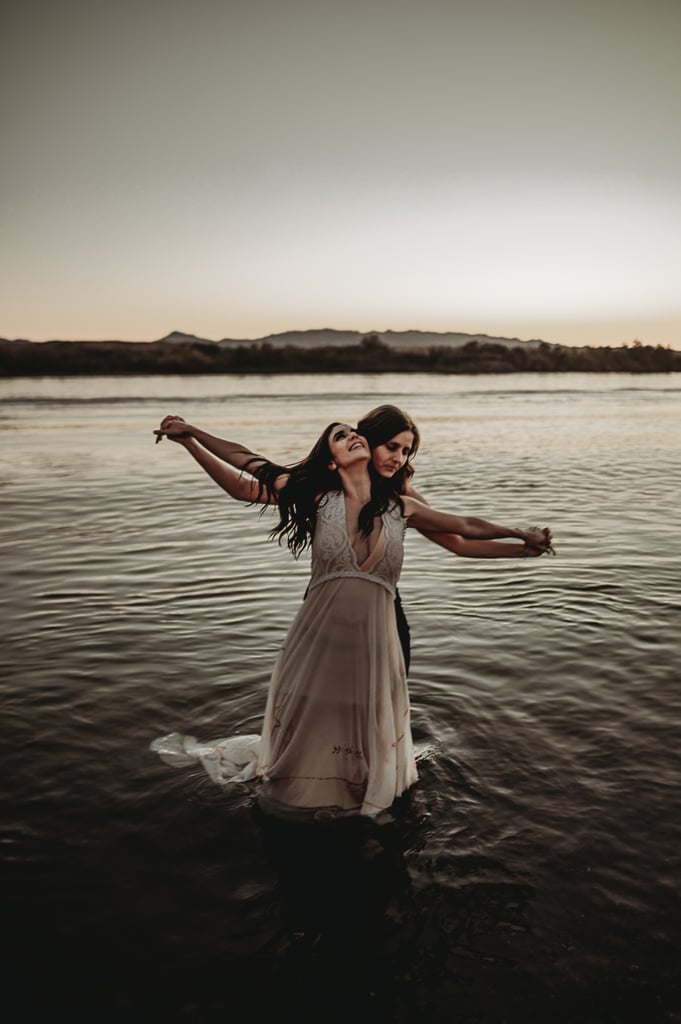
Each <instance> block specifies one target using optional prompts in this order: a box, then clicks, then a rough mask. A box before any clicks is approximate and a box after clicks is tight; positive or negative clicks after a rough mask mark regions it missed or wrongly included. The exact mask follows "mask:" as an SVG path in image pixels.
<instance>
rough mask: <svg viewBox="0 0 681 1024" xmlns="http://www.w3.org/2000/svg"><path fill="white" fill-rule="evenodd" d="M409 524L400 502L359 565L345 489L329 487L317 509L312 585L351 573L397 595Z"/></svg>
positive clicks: (385, 516) (390, 511) (384, 517)
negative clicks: (349, 526)
mask: <svg viewBox="0 0 681 1024" xmlns="http://www.w3.org/2000/svg"><path fill="white" fill-rule="evenodd" d="M406 524H407V521H406V519H405V518H404V516H403V515H402V512H401V510H400V508H399V506H398V505H393V506H392V507H391V508H389V509H388V511H387V512H384V513H383V515H382V516H381V533H380V535H379V537H378V540H377V542H376V546H375V548H374V550H373V551H372V552H371V554H370V555H369V557H368V558H367V559H366V561H365V562H364V563H363V564H362V565H361V566H360V565H359V564H358V562H357V556H356V554H355V551H354V549H353V547H352V544H351V543H350V537H349V535H348V528H347V523H346V513H345V497H344V495H343V492H342V491H330V492H329V493H328V494H326V495H325V496H324V497H323V498H322V499H321V501H320V503H319V507H318V510H317V523H316V526H315V535H314V539H313V541H312V574H311V578H310V589H312V588H313V587H317V586H319V584H320V583H324V582H326V580H331V579H340V578H342V577H348V576H350V577H361V578H363V579H370V580H371V581H372V582H373V583H378V584H379V585H380V586H382V587H385V588H386V590H388V591H390V593H391V594H393V595H394V593H395V589H396V587H397V582H398V580H399V578H400V570H401V568H402V555H403V546H404V531H405V528H406Z"/></svg>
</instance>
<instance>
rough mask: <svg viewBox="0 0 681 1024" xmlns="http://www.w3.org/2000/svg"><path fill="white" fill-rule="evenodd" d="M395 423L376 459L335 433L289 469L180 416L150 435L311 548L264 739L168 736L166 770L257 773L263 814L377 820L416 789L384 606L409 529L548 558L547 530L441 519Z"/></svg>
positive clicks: (404, 433)
mask: <svg viewBox="0 0 681 1024" xmlns="http://www.w3.org/2000/svg"><path fill="white" fill-rule="evenodd" d="M389 409H390V410H393V412H391V413H390V414H389V415H394V413H395V412H396V413H398V414H400V411H399V410H394V407H389ZM381 416H388V414H387V413H385V412H384V413H381V414H379V421H380V419H381ZM400 416H402V421H399V416H398V425H403V426H404V429H402V430H400V431H397V432H395V433H394V434H392V435H391V436H390V437H386V438H383V439H382V440H381V436H380V433H379V434H375V435H374V440H375V441H376V443H375V445H374V448H373V456H372V452H371V450H370V446H369V443H368V442H367V440H366V438H365V437H364V436H362V434H360V433H359V432H358V431H357V430H355V429H354V428H352V427H351V426H349V425H348V424H343V423H332V424H330V425H329V427H327V429H326V430H325V431H324V433H323V434H322V436H321V437H320V438H319V440H318V442H317V443H316V445H315V446H314V448H313V449H312V451H311V452H310V454H309V455H308V457H307V458H306V459H304V460H302V462H300V463H298V464H297V465H295V466H293V467H291V468H290V469H289V468H287V467H283V466H277V465H274V464H272V463H271V462H269V461H268V460H267V459H265V458H263V457H262V456H259V455H256V454H254V453H253V452H251V451H249V450H248V449H246V448H244V447H243V446H242V445H239V444H236V443H234V442H230V441H224V440H222V439H220V438H216V437H214V436H212V435H210V434H208V433H206V432H205V431H203V430H200V429H199V428H198V427H195V426H192V425H190V424H187V423H185V422H184V421H183V420H180V419H179V418H178V417H166V418H165V419H164V420H163V422H162V423H161V427H160V429H159V430H158V431H157V432H156V433H157V439H160V438H161V437H163V436H168V437H171V438H173V439H178V440H179V441H180V442H181V443H182V444H183V445H184V446H185V447H186V448H187V449H188V450H189V451H190V452H191V454H192V455H193V457H194V458H195V459H196V460H197V462H199V464H200V465H201V466H202V467H203V468H204V469H205V470H206V472H208V473H209V475H210V476H211V477H212V478H213V479H214V480H216V482H217V483H219V484H220V486H223V487H224V488H225V490H227V491H228V492H229V493H230V494H233V495H234V496H235V497H239V498H241V500H246V501H253V500H259V501H266V502H269V503H273V504H276V505H277V506H278V510H279V522H278V524H277V526H276V527H275V529H274V530H273V531H272V532H273V534H274V535H275V536H278V537H279V538H280V539H281V538H285V539H286V542H287V544H288V547H289V548H290V550H291V551H292V553H293V554H294V555H296V556H297V555H299V554H300V552H301V551H302V550H303V549H305V548H306V547H308V546H311V550H312V573H311V580H310V587H309V593H308V596H307V597H306V600H305V601H304V602H303V604H302V606H301V608H300V609H299V611H298V614H297V615H296V618H295V619H294V622H293V624H292V626H291V628H290V630H289V632H288V635H287V637H286V640H285V642H284V645H283V647H282V649H281V651H280V653H279V656H278V658H277V662H276V664H275V668H274V672H273V675H272V680H271V685H270V691H269V696H268V701H267V707H266V710H265V719H264V723H263V731H262V736H261V737H260V738H256V737H246V738H242V741H241V746H242V747H245V748H246V749H245V751H244V750H242V749H240V746H239V744H240V741H239V740H238V739H237V740H236V741H220V742H218V743H216V744H214V745H211V747H209V748H205V747H201V746H200V745H197V744H196V743H195V741H194V743H192V742H191V741H188V740H187V739H186V738H183V737H180V736H178V735H177V734H171V736H170V737H164V738H163V739H162V740H161V741H157V742H156V743H155V744H154V747H155V749H157V750H158V751H159V753H161V755H162V756H164V757H165V758H166V759H168V760H171V761H174V762H175V763H177V762H178V761H179V762H180V763H186V761H187V759H189V758H191V757H193V756H198V757H199V758H200V759H201V760H202V761H203V763H204V764H205V765H206V767H208V768H209V770H210V772H211V774H212V775H213V777H215V778H218V779H219V780H220V781H228V780H229V778H233V777H235V776H238V777H241V778H243V777H246V776H248V775H249V774H251V773H253V774H257V775H258V776H259V777H260V778H261V779H262V785H261V788H260V792H259V800H260V803H261V805H262V806H263V807H264V809H265V810H269V811H271V812H272V813H275V814H278V815H283V816H294V817H299V816H300V817H304V818H307V817H319V816H322V817H328V816H338V815H348V814H349V815H356V814H361V815H367V816H370V817H374V816H375V815H377V814H378V813H379V812H380V811H382V810H384V809H386V808H388V807H389V806H390V805H391V804H392V803H393V801H394V800H395V799H396V797H398V796H399V795H400V794H401V793H403V792H404V791H405V790H406V789H408V788H409V787H410V786H411V785H412V784H413V783H414V782H415V781H416V777H417V776H416V765H415V762H414V755H413V747H412V740H411V730H410V724H409V698H408V693H407V685H406V671H405V659H404V657H403V654H402V651H401V649H400V642H399V636H398V630H397V625H396V619H395V613H394V607H393V602H394V598H395V593H396V587H397V582H398V579H399V574H400V569H401V565H402V552H403V538H404V531H405V529H406V528H407V527H409V526H411V527H415V528H416V529H419V530H421V531H424V532H426V533H428V534H429V535H433V536H434V537H435V538H436V539H438V543H442V542H443V539H444V543H445V546H449V544H450V538H451V537H452V536H454V537H457V538H465V539H467V540H468V541H469V542H472V543H475V544H480V543H483V544H484V543H488V542H494V541H495V540H498V539H503V538H511V539H516V540H520V541H522V542H523V543H522V544H521V545H514V547H515V548H517V549H520V550H528V551H533V552H535V551H536V552H538V553H542V552H544V551H548V550H551V536H550V532H549V531H548V530H539V529H533V530H517V529H514V528H510V527H504V526H499V525H496V524H494V523H490V522H488V521H486V520H482V519H478V518H471V517H462V516H455V515H448V514H445V513H442V512H437V511H435V510H433V509H431V508H429V506H427V505H426V504H425V503H424V502H423V501H421V500H419V499H418V498H417V497H415V496H414V494H413V493H409V490H408V481H409V475H410V473H409V470H410V469H411V467H410V465H409V459H410V456H411V454H412V453H413V451H414V449H415V447H416V445H417V443H418V436H417V433H416V430H415V428H414V427H413V424H411V421H409V420H408V418H405V417H404V414H400ZM410 424H411V425H410ZM384 449H386V450H384ZM225 463H228V464H229V465H231V466H232V467H234V469H236V470H238V471H239V472H240V473H243V472H247V473H249V474H250V475H251V479H246V478H244V477H241V478H239V477H238V476H236V474H234V473H233V471H232V470H230V469H229V467H228V466H227V465H225ZM370 467H371V468H370ZM460 543H461V541H460V540H457V541H456V542H455V544H460ZM504 546H506V545H504ZM509 553H510V552H509ZM481 556H482V557H485V554H484V553H483V552H481ZM243 741H245V742H243Z"/></svg>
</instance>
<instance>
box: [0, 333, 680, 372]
mask: <svg viewBox="0 0 681 1024" xmlns="http://www.w3.org/2000/svg"><path fill="white" fill-rule="evenodd" d="M674 371H677V372H678V371H681V351H677V350H675V349H671V348H669V347H668V346H663V345H644V344H642V343H641V342H640V341H633V342H632V343H631V344H630V345H627V344H623V345H622V346H620V347H619V348H614V347H610V346H603V347H591V346H581V347H577V346H574V347H573V346H569V345H555V344H549V343H548V342H545V341H519V340H518V339H517V338H513V339H508V338H489V337H487V336H486V335H465V334H447V335H445V334H443V335H439V334H435V333H426V332H418V331H404V332H391V331H386V332H384V333H383V334H378V333H371V334H365V335H363V334H361V333H360V332H351V331H333V330H324V331H299V332H288V333H287V334H280V335H271V336H269V337H268V338H263V339H259V340H255V341H235V340H230V339H225V340H223V341H220V342H214V341H207V340H206V339H203V338H197V337H195V336H194V335H188V334H182V333H180V332H173V333H172V334H169V335H167V337H165V338H162V339H160V340H159V341H150V342H139V341H44V342H32V341H25V340H16V341H11V340H8V339H2V338H0V377H32V376H57V375H59V376H61V375H65V376H70V375H105V374H192V373H197V374H200V373H202V374H210V373H216V374H248V373H253V374H256V373H266V374H273V373H443V374H444V373H454V374H483V373H528V372H530V373H532V372H536V373H564V372H568V373H574V372H579V373H584V372H587V373H588V372H594V373H669V372H674Z"/></svg>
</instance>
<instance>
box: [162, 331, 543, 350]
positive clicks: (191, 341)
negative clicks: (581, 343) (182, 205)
mask: <svg viewBox="0 0 681 1024" xmlns="http://www.w3.org/2000/svg"><path fill="white" fill-rule="evenodd" d="M366 337H372V338H378V340H379V341H381V342H382V343H383V344H384V345H389V346H390V348H408V349H424V348H432V347H433V346H434V345H435V346H438V347H439V346H446V347H450V346H451V347H454V348H459V347H460V346H462V345H467V344H468V343H469V342H471V341H476V342H478V343H479V344H481V345H487V344H489V345H505V346H507V347H509V348H514V347H515V346H516V345H522V346H524V347H527V348H536V347H537V346H538V345H541V344H542V342H541V341H539V340H532V341H520V340H519V339H518V338H496V337H491V336H490V335H487V334H462V333H458V332H454V331H445V332H438V331H364V332H362V331H337V330H334V329H333V328H331V327H324V328H321V329H319V330H309V331H283V332H282V333H280V334H267V335H265V336H264V337H262V338H222V339H221V340H220V341H217V342H214V341H209V340H208V339H207V338H198V337H197V336H196V335H195V334H184V333H183V332H182V331H172V333H171V334H167V335H166V336H165V338H161V339H160V341H162V342H164V343H166V344H171V345H178V344H184V345H195V344H201V345H220V346H225V347H229V346H233V345H272V346H273V347H274V348H284V347H286V346H287V345H292V346H294V347H295V348H305V349H310V348H326V347H327V346H328V345H333V346H338V347H340V346H346V345H359V344H360V343H361V342H362V340H363V339H364V338H366ZM544 344H546V342H544Z"/></svg>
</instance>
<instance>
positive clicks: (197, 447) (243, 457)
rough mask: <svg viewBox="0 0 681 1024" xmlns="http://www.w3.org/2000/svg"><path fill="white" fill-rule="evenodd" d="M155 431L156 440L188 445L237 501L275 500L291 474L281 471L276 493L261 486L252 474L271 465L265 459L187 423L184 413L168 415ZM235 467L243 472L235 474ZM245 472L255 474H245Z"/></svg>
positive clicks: (192, 452) (194, 456) (269, 488)
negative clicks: (165, 439)
mask: <svg viewBox="0 0 681 1024" xmlns="http://www.w3.org/2000/svg"><path fill="white" fill-rule="evenodd" d="M154 433H155V434H156V441H157V442H158V441H160V440H162V438H164V437H167V438H169V439H170V440H171V441H174V442H177V443H178V444H181V445H182V447H183V448H186V450H187V451H188V452H189V454H190V455H191V456H192V457H193V458H194V459H195V460H196V462H197V463H198V464H199V465H200V466H201V468H202V469H204V470H205V471H206V473H208V475H209V476H210V477H211V478H212V479H213V480H214V481H215V483H216V484H218V486H220V487H222V489H223V490H224V491H226V492H227V494H229V495H231V497H233V498H235V499H236V500H237V501H245V502H261V503H263V504H268V503H270V504H272V503H274V502H275V501H276V492H277V491H279V490H281V488H282V487H283V486H284V485H285V483H286V481H287V480H288V474H287V473H285V472H282V473H280V474H279V475H277V476H276V478H275V479H274V481H273V483H274V492H273V491H272V488H271V487H263V486H261V484H260V481H259V480H258V479H253V477H254V476H255V477H257V475H258V470H259V469H263V468H264V467H265V466H270V465H271V463H269V461H268V460H267V459H266V458H264V457H263V456H261V455H256V454H255V453H254V452H251V451H249V449H248V448H245V447H244V446H243V445H239V444H237V443H236V442H233V441H226V440H223V439H222V438H220V437H215V436H214V435H212V434H209V433H208V432H207V431H205V430H201V429H200V428H199V427H195V426H193V425H192V424H190V423H187V422H186V421H185V420H183V419H182V417H181V416H166V417H165V418H164V419H163V420H162V422H161V426H160V428H159V429H158V430H155V431H154ZM232 466H233V467H234V468H236V469H238V470H240V472H239V473H235V472H234V469H232V468H230V467H232ZM244 471H245V472H247V473H249V474H252V475H250V476H244V475H243V473H244Z"/></svg>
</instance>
